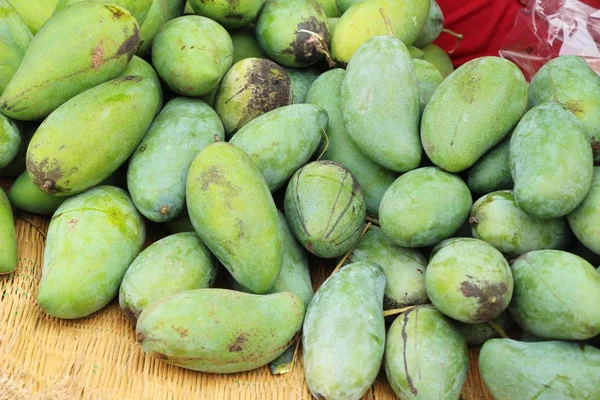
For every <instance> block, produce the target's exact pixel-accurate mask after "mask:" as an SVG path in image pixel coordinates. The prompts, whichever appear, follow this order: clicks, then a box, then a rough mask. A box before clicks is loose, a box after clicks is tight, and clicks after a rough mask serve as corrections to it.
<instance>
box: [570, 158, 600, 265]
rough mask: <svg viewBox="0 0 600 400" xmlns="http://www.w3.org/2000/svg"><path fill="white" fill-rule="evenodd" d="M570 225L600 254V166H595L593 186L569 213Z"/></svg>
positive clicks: (580, 238) (592, 249) (590, 247)
mask: <svg viewBox="0 0 600 400" xmlns="http://www.w3.org/2000/svg"><path fill="white" fill-rule="evenodd" d="M567 220H568V221H569V226H570V227H571V230H572V231H573V233H574V234H575V236H577V239H579V241H580V242H581V243H583V244H584V245H585V247H587V248H588V249H590V250H591V251H593V252H594V253H596V254H600V167H594V178H593V181H592V187H591V188H590V190H589V191H588V193H587V195H586V196H585V198H584V199H583V202H581V204H579V205H578V206H577V208H576V209H575V210H573V211H572V212H571V213H570V214H569V215H567Z"/></svg>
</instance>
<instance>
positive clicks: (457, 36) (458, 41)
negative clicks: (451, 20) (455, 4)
mask: <svg viewBox="0 0 600 400" xmlns="http://www.w3.org/2000/svg"><path fill="white" fill-rule="evenodd" d="M442 32H443V33H445V34H447V35H450V36H454V37H455V38H456V44H455V45H454V48H453V49H452V50H450V51H449V52H448V54H452V53H454V52H455V51H456V49H457V48H458V45H459V44H460V41H461V40H463V35H462V34H461V33H456V32H454V31H451V30H450V29H442Z"/></svg>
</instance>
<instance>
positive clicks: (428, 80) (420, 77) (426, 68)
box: [413, 58, 444, 115]
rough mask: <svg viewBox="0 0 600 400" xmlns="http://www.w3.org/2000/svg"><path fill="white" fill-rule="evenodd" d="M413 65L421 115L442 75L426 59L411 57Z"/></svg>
mask: <svg viewBox="0 0 600 400" xmlns="http://www.w3.org/2000/svg"><path fill="white" fill-rule="evenodd" d="M413 65H414V67H415V73H416V75H417V87H418V88H419V103H420V106H421V108H420V115H423V111H425V106H426V105H427V103H429V99H431V96H433V93H434V92H435V90H436V89H437V87H438V86H440V84H441V83H442V81H443V80H444V77H443V76H442V74H441V73H440V71H438V70H437V68H436V67H434V66H433V64H431V63H430V62H428V61H425V60H421V59H414V58H413Z"/></svg>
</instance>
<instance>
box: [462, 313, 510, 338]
mask: <svg viewBox="0 0 600 400" xmlns="http://www.w3.org/2000/svg"><path fill="white" fill-rule="evenodd" d="M493 321H494V323H495V324H497V325H498V326H499V327H500V328H501V329H502V330H503V331H504V332H506V331H508V330H509V329H510V328H512V326H513V325H514V323H515V321H514V320H513V319H512V317H511V316H510V313H509V312H508V311H505V312H503V313H502V314H500V315H499V316H498V317H497V318H495V319H494V320H493ZM458 328H459V329H460V331H461V332H462V334H463V336H464V337H465V339H466V340H467V345H469V346H477V345H481V344H483V343H485V342H486V341H488V340H489V339H493V338H497V337H498V336H499V335H498V332H496V330H495V329H494V328H492V327H491V326H490V324H488V323H487V322H482V323H480V324H465V323H463V322H460V323H459V325H458Z"/></svg>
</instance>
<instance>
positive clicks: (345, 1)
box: [335, 0, 364, 14]
mask: <svg viewBox="0 0 600 400" xmlns="http://www.w3.org/2000/svg"><path fill="white" fill-rule="evenodd" d="M361 1H364V0H336V1H335V4H336V6H337V8H338V10H339V11H340V13H342V14H343V13H345V12H346V11H348V9H349V8H350V7H352V6H353V5H354V4H356V3H360V2H361Z"/></svg>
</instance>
